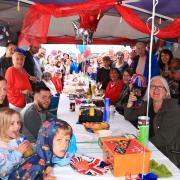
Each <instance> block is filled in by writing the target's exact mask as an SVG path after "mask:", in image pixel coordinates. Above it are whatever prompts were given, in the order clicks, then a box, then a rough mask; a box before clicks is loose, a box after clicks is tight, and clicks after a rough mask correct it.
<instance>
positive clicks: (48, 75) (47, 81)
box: [42, 72, 58, 96]
mask: <svg viewBox="0 0 180 180" xmlns="http://www.w3.org/2000/svg"><path fill="white" fill-rule="evenodd" d="M42 82H43V83H44V84H45V85H46V86H47V87H48V88H49V89H50V91H51V95H53V96H56V95H57V94H58V93H57V91H56V87H55V86H54V84H53V82H52V75H51V73H50V72H43V75H42Z"/></svg>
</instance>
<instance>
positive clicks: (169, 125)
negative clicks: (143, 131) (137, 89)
mask: <svg viewBox="0 0 180 180" xmlns="http://www.w3.org/2000/svg"><path fill="white" fill-rule="evenodd" d="M149 95H150V105H149V114H148V116H149V117H150V132H149V138H150V141H151V142H152V143H153V144H154V145H155V146H156V147H157V148H158V149H159V150H160V151H161V152H162V153H164V154H165V155H166V156H167V157H168V158H169V159H170V160H171V161H172V162H173V163H174V164H175V165H176V166H178V167H180V156H179V153H180V138H179V137H180V121H179V120H180V119H179V106H178V104H177V100H175V99H171V97H170V90H169V86H168V83H167V81H166V79H164V78H163V77H161V76H155V77H153V78H152V79H151V82H150V92H149ZM145 100H147V92H146V95H145ZM134 101H137V98H136V96H134V93H133V92H132V93H131V94H130V96H129V100H128V103H127V106H126V107H124V116H125V118H126V119H127V120H129V121H131V122H135V123H136V125H137V118H138V116H144V115H146V111H147V102H146V101H144V103H143V104H142V106H141V107H140V108H139V109H134V108H132V106H133V103H134Z"/></svg>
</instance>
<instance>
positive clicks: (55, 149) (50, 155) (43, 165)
mask: <svg viewBox="0 0 180 180" xmlns="http://www.w3.org/2000/svg"><path fill="white" fill-rule="evenodd" d="M76 150H77V146H76V138H75V136H74V135H73V131H72V128H71V126H70V125H69V124H68V123H67V122H65V121H60V120H57V119H49V120H47V121H45V122H44V123H43V124H42V127H41V129H40V130H39V134H38V140H37V144H36V150H35V154H34V155H32V156H31V157H30V158H29V159H27V160H26V161H25V162H24V163H23V164H21V165H20V166H19V167H17V168H16V169H15V170H14V171H13V172H12V173H11V175H10V179H14V180H15V179H43V178H44V179H45V178H48V177H49V178H50V177H51V178H53V177H52V175H51V166H52V165H58V166H65V165H68V164H69V163H70V160H71V159H72V157H73V156H74V155H75V152H76ZM47 171H48V173H47ZM43 172H44V173H43ZM17 175H18V176H17ZM54 178H55V177H54Z"/></svg>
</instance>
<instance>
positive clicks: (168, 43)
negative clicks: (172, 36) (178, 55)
mask: <svg viewBox="0 0 180 180" xmlns="http://www.w3.org/2000/svg"><path fill="white" fill-rule="evenodd" d="M170 47H171V42H169V41H166V48H167V49H170Z"/></svg>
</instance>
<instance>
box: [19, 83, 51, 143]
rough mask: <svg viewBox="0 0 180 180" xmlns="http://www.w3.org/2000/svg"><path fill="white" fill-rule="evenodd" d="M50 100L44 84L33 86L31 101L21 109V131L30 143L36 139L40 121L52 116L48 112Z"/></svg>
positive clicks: (47, 89)
mask: <svg viewBox="0 0 180 180" xmlns="http://www.w3.org/2000/svg"><path fill="white" fill-rule="evenodd" d="M50 102H51V93H50V89H49V88H48V87H46V86H44V85H39V86H37V87H36V88H35V91H34V101H33V103H30V104H27V105H26V107H25V108H24V109H22V111H21V117H22V122H23V127H22V133H23V134H24V135H25V136H26V138H27V139H28V140H29V141H30V142H32V143H35V142H36V140H37V137H38V132H39V129H40V127H41V125H42V122H44V121H45V120H46V119H48V118H50V117H54V115H52V114H51V113H49V112H48V107H49V105H50Z"/></svg>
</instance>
